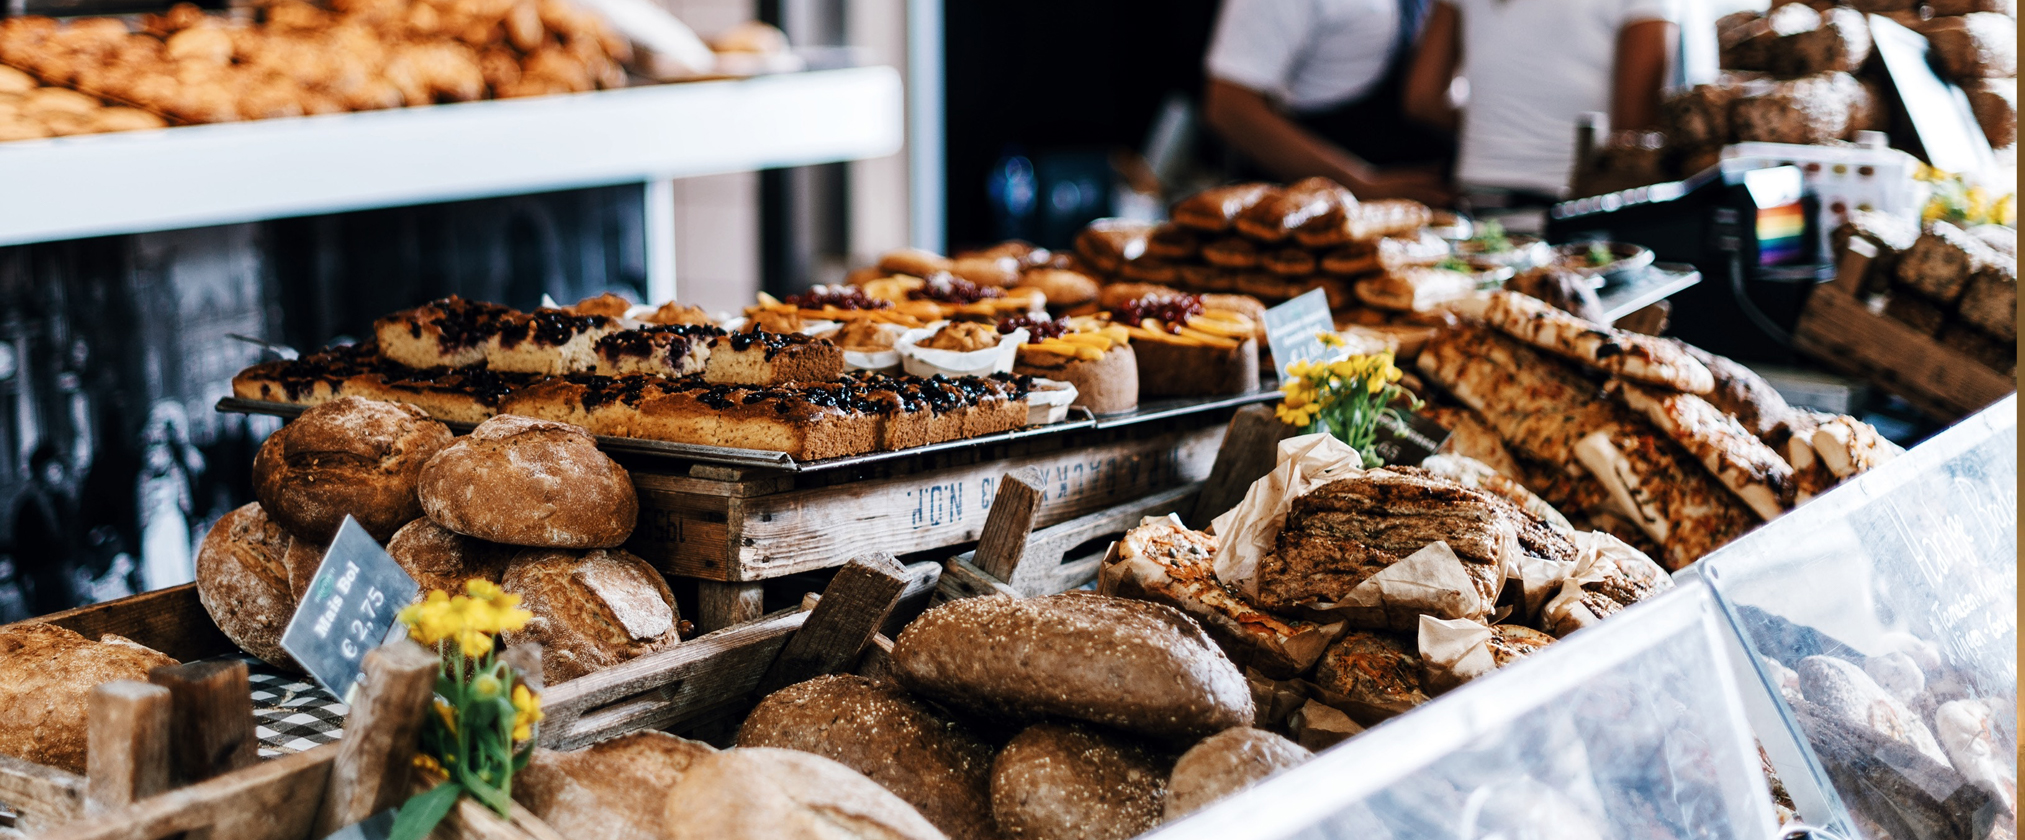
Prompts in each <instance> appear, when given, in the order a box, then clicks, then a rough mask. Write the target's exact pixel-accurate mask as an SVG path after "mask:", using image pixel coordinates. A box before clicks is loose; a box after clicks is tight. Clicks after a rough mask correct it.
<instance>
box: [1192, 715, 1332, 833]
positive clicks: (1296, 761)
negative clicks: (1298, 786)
mask: <svg viewBox="0 0 2025 840" xmlns="http://www.w3.org/2000/svg"><path fill="white" fill-rule="evenodd" d="M1314 757H1315V754H1314V753H1311V752H1309V751H1307V750H1306V749H1304V748H1303V747H1302V746H1301V745H1299V744H1296V743H1294V742H1292V741H1289V740H1287V739H1285V738H1282V737H1280V736H1278V735H1275V734H1273V733H1271V732H1267V731H1265V730H1263V729H1253V728H1251V727H1249V726H1238V727H1232V728H1230V729H1226V730H1224V731H1222V732H1218V733H1217V734H1215V735H1211V736H1209V737H1207V738H1204V739H1202V741H1200V742H1198V743H1197V744H1196V745H1195V746H1193V747H1189V748H1188V752H1185V753H1182V754H1181V759H1180V760H1179V761H1176V762H1175V763H1174V773H1173V775H1172V776H1170V777H1169V778H1168V780H1167V801H1166V804H1165V806H1164V807H1163V809H1162V814H1161V819H1163V820H1174V819H1180V818H1181V817H1184V816H1187V815H1188V814H1191V813H1194V812H1195V811H1198V810H1201V809H1202V808H1204V807H1207V806H1209V805H1210V804H1213V803H1215V802H1216V801H1217V800H1219V799H1222V798H1224V797H1226V796H1230V795H1231V794H1234V793H1237V792H1239V791H1242V790H1244V789H1245V788H1248V787H1251V786H1252V785H1255V784H1258V783H1259V782H1262V781H1265V779H1266V777H1268V776H1271V775H1273V774H1274V773H1278V772H1280V771H1281V770H1286V769H1288V768H1291V767H1296V766H1299V765H1300V764H1302V763H1304V762H1306V761H1307V760H1308V759H1310V758H1314Z"/></svg>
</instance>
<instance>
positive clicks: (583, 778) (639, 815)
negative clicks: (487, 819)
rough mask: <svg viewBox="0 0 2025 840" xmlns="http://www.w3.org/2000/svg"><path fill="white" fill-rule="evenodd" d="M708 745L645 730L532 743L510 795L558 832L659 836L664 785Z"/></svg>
mask: <svg viewBox="0 0 2025 840" xmlns="http://www.w3.org/2000/svg"><path fill="white" fill-rule="evenodd" d="M714 752H717V750H715V749H713V748H711V746H710V745H709V744H705V743H702V742H700V741H691V740H689V739H687V738H678V737H676V736H674V735H670V734H668V733H666V732H655V731H652V730H648V731H643V732H634V733H631V734H627V735H621V736H619V737H617V738H613V739H612V740H609V741H601V742H599V743H596V744H592V745H591V746H588V747H585V748H583V749H580V750H570V751H568V752H557V751H555V750H547V749H536V750H535V751H534V758H533V759H532V760H530V761H529V762H528V763H527V767H526V768H525V769H523V770H521V771H520V772H518V773H515V774H513V798H514V800H515V801H517V802H519V803H520V804H521V805H523V806H526V807H527V809H528V810H530V811H533V812H534V814H535V816H538V817H541V820H542V822H545V823H548V825H549V827H551V828H554V829H555V830H556V831H557V832H559V833H561V834H562V836H564V837H579V838H598V840H662V838H663V837H665V836H666V835H665V834H663V833H662V830H661V825H662V822H663V821H664V820H665V819H666V814H665V813H664V810H663V809H664V808H665V807H666V804H667V798H668V789H669V788H671V787H674V786H675V783H676V782H678V781H681V779H682V774H683V773H684V772H685V771H687V770H688V769H689V766H690V765H691V764H694V763H695V762H696V761H697V760H698V759H700V758H702V757H704V756H707V755H710V754H711V753H714Z"/></svg>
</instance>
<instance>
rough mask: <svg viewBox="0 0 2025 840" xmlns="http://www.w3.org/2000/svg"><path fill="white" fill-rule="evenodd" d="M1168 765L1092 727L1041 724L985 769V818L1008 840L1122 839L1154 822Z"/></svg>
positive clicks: (1142, 750)
mask: <svg viewBox="0 0 2025 840" xmlns="http://www.w3.org/2000/svg"><path fill="white" fill-rule="evenodd" d="M1167 771H1168V764H1167V762H1165V761H1162V760H1161V759H1160V758H1158V757H1156V756H1155V755H1153V754H1152V753H1150V752H1148V751H1147V750H1145V749H1144V748H1141V747H1140V746H1138V745H1136V744H1131V743H1128V742H1126V741H1123V740H1120V739H1118V738H1116V737H1113V736H1111V735H1107V734H1104V733H1102V732H1100V731H1098V730H1097V729H1095V728H1094V727H1089V726H1084V725H1082V724H1072V723H1039V724H1035V725H1033V726H1031V727H1028V728H1027V730H1026V731H1025V732H1021V733H1020V734H1018V735H1016V736H1014V737H1013V739H1012V740H1011V741H1010V742H1007V744H1006V745H1005V749H1003V750H1000V751H999V754H998V760H997V761H994V762H992V767H991V811H992V814H994V815H995V816H996V817H997V818H998V825H999V828H1001V829H1003V830H1004V831H1005V834H1006V836H1007V837H1014V838H1021V840H1125V838H1128V837H1137V836H1139V835H1140V834H1143V833H1145V832H1146V831H1147V830H1148V829H1151V828H1153V825H1154V823H1156V822H1158V821H1159V819H1160V801H1161V799H1162V798H1163V796H1164V794H1165V792H1166V787H1167V785H1166V782H1167Z"/></svg>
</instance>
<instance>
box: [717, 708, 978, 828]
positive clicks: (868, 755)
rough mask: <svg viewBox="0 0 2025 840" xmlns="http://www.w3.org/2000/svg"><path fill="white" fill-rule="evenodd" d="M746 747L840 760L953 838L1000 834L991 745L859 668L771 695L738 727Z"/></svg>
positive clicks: (742, 744)
mask: <svg viewBox="0 0 2025 840" xmlns="http://www.w3.org/2000/svg"><path fill="white" fill-rule="evenodd" d="M738 745H739V746H741V747H779V748H782V749H791V750H800V751H802V752H807V753H814V754H816V755H820V756H823V757H824V758H829V759H832V760H835V761H837V762H839V763H841V764H843V765H844V766H845V767H849V768H851V769H853V770H856V771H858V772H860V773H863V774H865V776H866V777H867V778H870V779H871V780H872V781H875V782H878V783H879V784H880V785H881V786H882V787H884V788H886V789H887V790H890V791H892V792H893V794H894V795H896V796H898V797H900V798H901V799H903V800H906V801H907V803H908V804H910V805H913V806H914V807H915V808H917V809H919V810H920V811H921V815H922V816H923V817H926V818H927V819H928V821H929V822H931V823H934V824H935V827H936V828H939V829H942V831H943V833H945V834H948V835H949V836H950V838H951V840H997V838H999V837H1001V836H1002V835H1000V833H999V831H998V825H997V824H996V823H994V822H993V821H992V816H991V764H992V748H991V746H990V745H989V744H986V743H985V742H984V741H982V740H980V739H979V738H978V737H977V736H976V735H974V734H972V733H971V732H970V731H969V730H968V729H966V728H965V727H964V726H963V725H962V724H959V723H957V722H956V721H955V720H953V719H951V718H949V717H948V716H946V715H943V714H940V713H938V712H936V711H935V710H933V709H931V708H929V707H928V706H927V705H925V704H923V703H922V702H920V701H919V700H916V699H914V698H913V697H910V696H908V694H907V693H906V692H904V691H901V690H900V689H899V688H897V687H894V686H892V685H888V684H885V683H876V682H873V681H871V680H868V679H866V678H864V677H860V676H857V675H855V674H837V675H830V676H823V677H817V678H815V679H813V680H809V681H807V682H803V683H799V684H796V685H791V686H788V687H787V688H784V689H781V690H779V691H776V692H774V693H773V694H771V695H768V696H767V698H766V699H765V700H763V701H760V704H759V705H758V706H757V707H755V708H754V709H753V710H752V714H751V715H749V716H747V717H746V719H745V723H744V724H743V725H742V726H740V727H739V729H738Z"/></svg>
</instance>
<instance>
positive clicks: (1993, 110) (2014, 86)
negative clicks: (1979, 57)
mask: <svg viewBox="0 0 2025 840" xmlns="http://www.w3.org/2000/svg"><path fill="white" fill-rule="evenodd" d="M1962 90H1963V91H1964V92H1966V93H1968V94H1969V110H1970V112H1972V113H1974V114H1975V115H1976V125H1978V126H1980V127H1981V128H1982V129H1983V136H1984V137H1985V138H1988V139H1989V141H1990V145H1991V146H1992V147H1994V148H1999V149H2001V148H2003V147H2005V146H2009V145H2012V144H2014V143H2017V142H2018V80H2017V79H2016V78H2009V79H1977V80H1975V81H1972V82H1970V83H1968V84H1965V85H1963V86H1962Z"/></svg>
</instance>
